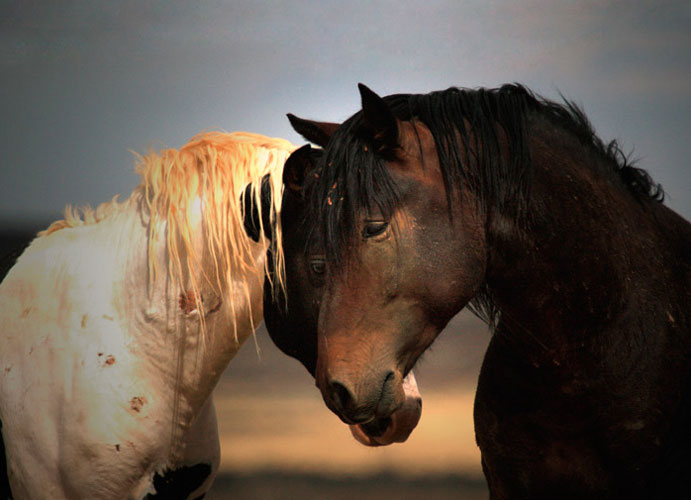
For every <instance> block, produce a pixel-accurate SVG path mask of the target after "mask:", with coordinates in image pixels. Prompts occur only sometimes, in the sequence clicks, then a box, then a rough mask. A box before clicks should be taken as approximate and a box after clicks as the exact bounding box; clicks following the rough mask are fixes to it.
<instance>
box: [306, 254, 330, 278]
mask: <svg viewBox="0 0 691 500" xmlns="http://www.w3.org/2000/svg"><path fill="white" fill-rule="evenodd" d="M309 266H310V270H311V271H312V272H313V273H314V274H316V275H318V276H321V275H322V274H324V273H325V272H326V261H325V260H324V258H323V257H313V258H311V259H310V261H309Z"/></svg>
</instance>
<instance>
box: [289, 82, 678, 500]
mask: <svg viewBox="0 0 691 500" xmlns="http://www.w3.org/2000/svg"><path fill="white" fill-rule="evenodd" d="M360 91H361V97H362V110H361V111H360V112H358V113H356V114H355V115H354V116H353V117H351V118H350V119H348V120H347V121H346V122H344V123H343V124H341V125H340V126H339V125H337V124H325V123H323V122H313V121H309V120H302V119H297V118H293V120H292V122H293V125H294V128H295V129H296V130H297V131H298V132H300V133H301V134H302V135H303V136H304V137H305V138H307V139H308V140H311V141H313V142H315V143H316V144H318V145H320V146H322V147H324V148H325V149H324V153H323V156H322V157H321V159H318V160H317V162H316V166H314V167H312V168H311V169H310V168H309V165H308V168H306V169H304V170H303V171H302V172H301V173H300V175H297V176H294V178H296V179H301V180H303V182H302V185H303V186H304V188H305V189H306V193H305V195H304V199H305V200H306V201H305V203H306V208H305V215H304V217H302V220H303V221H304V222H303V224H304V226H303V227H302V228H301V229H300V231H302V232H304V234H307V235H311V236H312V237H313V238H314V239H313V240H312V244H311V245H310V246H309V247H307V252H306V253H305V254H303V255H302V256H301V257H300V258H298V259H297V260H296V261H294V262H288V269H287V271H286V272H287V273H289V272H290V268H291V267H295V268H296V269H302V271H301V273H302V274H303V275H304V276H309V277H310V279H313V280H316V279H318V280H320V283H322V285H321V286H320V288H319V300H318V304H317V305H315V311H314V312H313V316H312V317H311V319H310V321H312V322H316V324H317V325H318V329H317V341H316V350H317V362H316V365H315V369H314V371H315V376H316V380H317V385H318V387H319V388H320V390H321V392H322V394H323V396H324V399H325V401H326V403H327V405H328V406H329V407H330V408H331V409H332V410H333V411H335V412H336V413H337V414H338V415H339V416H341V418H343V419H344V420H346V421H348V420H354V419H367V418H373V417H374V416H375V415H376V416H377V417H378V418H381V417H385V416H386V414H387V412H388V411H391V410H393V409H395V408H396V407H397V406H398V405H400V404H402V402H403V391H402V389H401V384H402V380H403V379H404V377H405V375H406V374H407V373H409V372H410V370H411V369H412V368H413V366H414V365H415V363H416V361H417V360H418V358H419V357H420V355H421V354H422V353H423V352H424V351H425V350H426V349H427V348H428V347H429V346H430V345H431V344H432V343H433V342H434V340H435V337H436V336H437V334H438V333H439V332H440V331H441V330H442V329H443V327H444V326H445V325H446V323H447V322H448V321H449V319H450V318H451V317H452V316H454V315H455V314H456V313H457V312H458V311H459V310H460V309H462V308H463V307H464V306H466V305H469V306H470V307H471V308H472V309H473V310H474V311H475V312H476V313H477V314H478V315H479V316H480V317H482V318H483V319H485V320H486V321H487V322H488V323H489V324H490V325H491V326H492V327H493V330H494V332H493V337H492V340H491V342H490V345H489V347H488V349H487V352H486V355H485V359H484V362H483V366H482V369H481V373H480V377H479V381H478V388H477V393H476V400H475V430H476V439H477V443H478V445H479V447H480V450H481V452H482V464H483V470H484V472H485V476H486V478H487V481H488V484H489V488H490V492H491V497H492V498H496V499H499V498H510V499H514V498H531V499H535V498H587V497H595V498H684V497H686V496H688V495H689V494H691V485H690V484H689V481H690V480H689V475H688V469H689V466H691V459H690V457H689V453H688V450H689V446H690V445H691V436H690V433H691V386H689V374H690V371H689V368H690V367H691V363H690V361H691V359H690V356H691V324H690V319H689V310H691V286H690V284H691V224H689V223H688V222H687V221H685V220H684V219H683V218H682V217H680V216H679V215H677V214H676V213H674V212H673V211H671V210H670V209H669V208H667V207H666V206H664V205H663V204H662V203H661V199H662V190H661V188H660V187H659V186H658V185H655V184H654V183H653V182H652V180H651V179H650V176H649V175H648V174H647V173H646V172H644V171H643V170H641V169H639V168H637V167H635V166H633V165H631V164H630V163H629V162H628V161H627V159H626V158H625V156H624V155H623V154H622V153H621V151H620V149H619V148H618V146H617V144H616V143H615V142H612V143H610V144H604V143H603V142H602V141H601V140H600V139H599V138H598V137H597V136H596V135H595V134H594V132H593V130H592V127H591V126H590V124H589V123H588V121H587V119H586V117H585V115H584V114H583V113H582V111H581V110H580V109H578V108H577V107H576V106H575V105H573V104H572V103H569V102H566V103H565V104H558V103H554V102H551V101H547V100H545V99H541V98H538V97H535V96H534V95H533V94H531V93H530V92H529V91H528V90H527V89H525V88H524V87H521V86H518V85H508V86H504V87H502V88H500V89H494V90H487V89H477V90H464V89H455V88H452V89H448V90H446V91H440V92H433V93H430V94H424V95H412V94H410V95H404V94H399V95H392V96H388V97H385V98H381V97H379V96H377V95H376V94H375V93H373V92H372V91H371V90H369V89H368V88H367V87H365V86H361V87H360ZM284 176H285V172H284ZM286 237H289V236H288V235H287V234H286ZM315 262H316V263H320V264H319V265H317V266H314V265H313V264H314V263H315ZM294 286H296V287H300V289H305V290H307V293H313V292H312V291H311V288H310V287H311V285H310V284H309V282H307V283H305V280H304V279H303V281H302V282H300V281H296V282H295V285H294ZM292 293H295V294H299V293H300V290H293V291H292ZM316 309H318V311H317V310H316ZM288 311H289V312H290V309H288Z"/></svg>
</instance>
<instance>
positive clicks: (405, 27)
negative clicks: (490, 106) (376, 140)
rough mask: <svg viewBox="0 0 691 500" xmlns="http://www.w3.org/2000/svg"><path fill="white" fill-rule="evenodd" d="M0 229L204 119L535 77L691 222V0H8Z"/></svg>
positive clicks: (331, 112) (72, 198)
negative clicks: (369, 94) (572, 104)
mask: <svg viewBox="0 0 691 500" xmlns="http://www.w3.org/2000/svg"><path fill="white" fill-rule="evenodd" d="M0 75H1V77H2V84H1V85H0V116H2V121H1V122H0V124H1V125H0V152H1V153H2V154H1V156H0V158H1V159H0V161H1V165H2V170H1V176H2V177H1V178H0V224H2V227H7V226H8V225H10V224H12V223H14V222H17V221H43V220H52V219H55V218H57V217H59V216H60V215H61V213H62V210H63V207H64V206H65V204H67V203H72V204H77V205H79V204H84V203H89V204H96V203H99V202H101V201H104V200H107V199H110V198H111V197H112V195H114V194H116V193H122V194H128V193H129V192H130V191H131V190H132V189H133V188H134V187H135V185H136V184H137V182H138V179H137V177H136V175H135V174H134V173H133V170H132V167H133V156H132V154H131V152H130V150H134V151H138V152H144V151H146V149H147V147H148V146H149V145H153V146H154V147H157V148H158V147H162V146H169V147H179V146H181V145H183V144H184V143H185V142H187V140H188V139H189V138H190V137H192V136H193V135H194V134H195V133H197V132H199V131H200V130H203V129H222V130H226V131H234V130H248V131H252V132H259V133H263V134H266V135H272V136H281V137H285V138H287V139H289V140H291V141H293V142H295V143H301V140H300V139H299V137H298V136H297V135H296V134H295V133H293V132H292V130H291V129H290V127H289V124H288V121H287V120H286V118H285V113H287V112H292V113H295V114H297V115H300V116H303V117H307V118H318V119H324V120H331V121H340V120H343V119H345V118H347V117H348V116H349V115H351V114H352V113H353V112H355V111H357V109H358V93H357V87H356V84H357V83H358V82H363V83H366V84H367V85H369V86H370V87H371V88H372V89H374V90H375V91H377V92H378V93H380V94H388V93H394V92H429V91H432V90H438V89H442V88H446V87H449V86H462V87H478V86H489V87H494V86H498V85H501V84H502V83H505V82H521V83H524V84H526V85H528V86H529V87H530V88H532V89H533V90H535V91H536V92H538V93H541V94H543V95H545V96H547V97H550V98H558V96H559V92H561V93H562V94H564V95H565V96H566V97H568V98H570V99H573V100H575V101H576V102H578V103H580V104H581V105H582V106H583V107H584V108H585V110H586V113H587V114H588V116H589V117H590V119H591V121H592V122H593V123H594V125H595V128H596V130H597V131H598V132H599V134H600V136H601V137H602V138H603V139H605V140H610V139H615V138H616V139H618V140H620V142H621V144H622V145H623V147H624V150H625V151H633V156H634V157H637V158H639V159H640V160H639V165H640V166H642V167H644V168H646V169H647V170H649V172H650V173H651V174H652V175H653V177H654V179H655V180H656V181H658V182H661V183H662V184H663V186H664V187H665V189H666V191H667V193H668V198H667V199H668V201H667V203H668V204H669V205H670V206H671V207H672V208H674V209H675V210H677V211H679V212H681V213H682V214H683V215H684V216H685V217H686V218H691V196H689V186H691V168H690V164H689V160H688V157H689V154H688V153H687V150H688V148H689V147H690V142H691V141H690V140H691V83H690V82H691V4H689V3H688V2H686V1H665V0H654V1H653V0H650V1H640V0H637V1H596V0H587V1H579V2H555V1H554V0H522V1H520V2H516V1H510V0H453V1H434V0H427V1H425V2H421V1H412V0H396V1H372V0H369V1H349V2H345V1H343V2H335V1H321V2H307V1H291V2H287V1H284V2H281V1H265V2H256V1H238V0H233V1H222V0H214V1H199V2H185V1H165V2H164V1H141V0H125V1H106V0H88V1H86V0H85V1H79V0H61V1H60V2H51V1H48V0H41V1H39V0H2V2H0Z"/></svg>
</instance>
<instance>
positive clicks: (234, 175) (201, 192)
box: [40, 132, 295, 316]
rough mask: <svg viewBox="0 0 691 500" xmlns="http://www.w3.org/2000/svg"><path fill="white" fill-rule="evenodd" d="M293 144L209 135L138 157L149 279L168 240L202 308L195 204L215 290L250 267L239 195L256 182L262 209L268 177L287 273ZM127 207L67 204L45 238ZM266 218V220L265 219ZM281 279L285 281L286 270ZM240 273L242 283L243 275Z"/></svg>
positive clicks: (171, 268) (173, 265) (278, 258)
mask: <svg viewBox="0 0 691 500" xmlns="http://www.w3.org/2000/svg"><path fill="white" fill-rule="evenodd" d="M294 149H295V147H294V146H293V145H292V144H291V143H290V142H288V141H286V140H284V139H279V138H269V137H265V136H262V135H258V134H252V133H248V132H234V133H222V132H205V133H201V134H198V135H197V136H195V137H194V138H193V139H192V140H190V142H189V143H187V144H186V145H184V146H183V147H181V148H180V149H179V150H177V149H165V150H162V151H160V152H157V151H153V150H150V151H149V153H148V154H147V155H145V156H141V155H137V166H136V171H137V173H138V174H139V175H140V176H141V184H140V185H139V186H138V187H137V188H136V189H135V190H134V192H133V193H132V194H131V195H130V198H132V197H134V196H141V197H142V198H143V200H144V202H145V205H146V211H147V212H148V216H149V241H148V246H149V252H148V255H149V279H150V281H153V280H154V279H156V277H157V276H158V275H159V274H160V270H159V269H158V265H157V262H156V259H155V255H156V252H155V251H153V250H154V249H155V248H156V246H157V245H158V244H159V243H160V242H161V241H162V239H163V238H165V243H166V245H167V253H168V256H169V262H168V273H169V276H170V278H172V279H173V280H174V282H177V283H178V284H180V285H182V281H183V277H184V276H188V277H189V278H190V280H191V283H190V286H191V288H192V290H193V291H194V292H195V293H194V295H195V300H197V301H198V304H197V306H198V308H199V310H202V307H203V305H202V304H201V303H200V302H199V301H200V298H199V297H200V295H199V293H198V291H199V286H200V283H197V282H196V277H197V276H199V274H200V272H201V271H202V269H201V268H200V262H201V260H202V257H203V255H199V250H198V249H196V248H195V246H194V244H193V241H192V238H193V234H192V229H193V228H192V223H193V219H192V217H193V214H194V213H195V209H197V208H201V209H202V210H201V211H202V214H203V216H202V221H201V224H202V227H201V231H202V235H203V239H204V248H203V250H202V251H203V252H204V253H206V254H207V255H208V256H210V257H211V258H212V262H213V264H212V266H213V268H212V272H213V275H208V272H207V273H204V274H203V277H204V279H205V280H206V281H207V282H208V284H209V285H211V286H212V287H213V288H214V289H216V290H220V289H221V287H222V284H223V282H225V283H232V282H233V280H231V270H232V269H235V270H246V269H247V266H249V265H250V263H251V260H250V257H251V254H250V251H251V245H252V242H251V240H250V238H248V236H247V234H246V232H245V230H244V227H243V213H242V204H241V203H240V198H241V195H242V193H243V191H244V189H245V187H246V186H247V185H248V184H249V183H252V193H253V198H254V200H255V202H254V206H255V207H256V208H257V209H258V210H260V211H261V205H262V204H261V203H260V202H259V199H260V198H259V196H260V190H261V181H262V178H263V177H264V176H265V175H266V174H269V179H270V181H269V185H270V188H271V195H272V196H271V199H272V207H271V214H270V220H271V221H275V222H276V223H275V224H272V228H271V231H272V232H273V233H274V234H273V238H274V241H275V242H276V248H277V250H278V251H277V252H275V257H274V259H275V266H276V269H279V270H282V269H283V252H282V244H281V231H280V224H279V222H280V220H279V218H276V216H275V214H276V212H277V210H278V209H279V208H280V206H281V187H282V181H281V172H282V169H283V164H284V163H285V160H286V159H287V157H288V156H289V155H290V153H291V152H292V151H293V150H294ZM276 174H277V175H276ZM120 206H121V204H120V203H118V202H117V197H115V198H113V200H112V201H110V202H106V203H102V204H101V205H99V206H98V208H96V209H92V208H89V207H86V208H79V209H74V208H72V207H67V209H66V211H65V219H64V220H59V221H56V222H54V223H53V224H51V225H50V226H49V227H48V228H47V229H46V230H45V231H43V232H41V233H40V235H47V234H50V233H53V232H55V231H58V230H60V229H62V228H66V227H75V226H80V225H85V224H96V223H98V222H100V221H102V220H104V219H106V218H107V217H109V216H110V215H111V214H112V213H114V212H116V211H117V209H118V208H119V207H120ZM262 219H263V218H262V217H259V220H260V223H261V220H262ZM276 276H278V280H279V285H281V284H282V277H283V273H282V272H279V273H277V274H276ZM234 278H235V280H234V281H237V276H234ZM245 288H247V287H245ZM202 316H203V315H202Z"/></svg>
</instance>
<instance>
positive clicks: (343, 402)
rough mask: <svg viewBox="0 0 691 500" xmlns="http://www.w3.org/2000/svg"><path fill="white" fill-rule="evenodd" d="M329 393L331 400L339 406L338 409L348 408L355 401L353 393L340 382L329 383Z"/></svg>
mask: <svg viewBox="0 0 691 500" xmlns="http://www.w3.org/2000/svg"><path fill="white" fill-rule="evenodd" d="M329 394H330V396H331V401H332V402H333V403H334V405H335V406H336V407H337V408H338V410H340V411H343V410H346V409H347V408H348V407H349V406H350V405H351V402H352V401H353V395H352V393H351V392H350V391H349V390H348V389H347V388H346V386H344V385H343V384H341V383H340V382H336V381H334V382H331V384H330V385H329Z"/></svg>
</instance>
